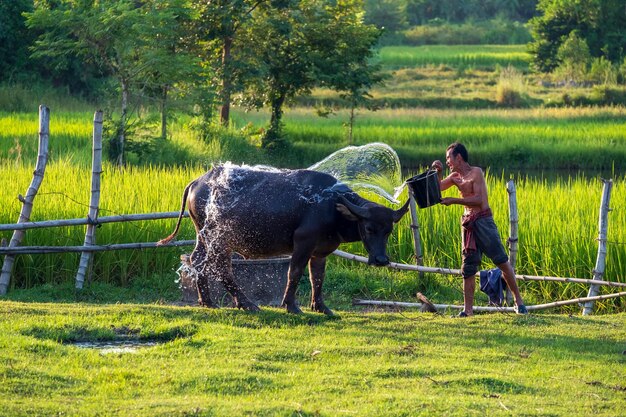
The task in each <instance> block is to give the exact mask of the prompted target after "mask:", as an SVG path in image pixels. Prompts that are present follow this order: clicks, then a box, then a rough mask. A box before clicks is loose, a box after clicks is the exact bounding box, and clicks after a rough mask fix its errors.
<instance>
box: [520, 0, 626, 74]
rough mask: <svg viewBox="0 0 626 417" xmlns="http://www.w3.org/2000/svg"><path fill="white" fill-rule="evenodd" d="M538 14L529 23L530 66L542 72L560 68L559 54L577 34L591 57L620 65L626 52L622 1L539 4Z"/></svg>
mask: <svg viewBox="0 0 626 417" xmlns="http://www.w3.org/2000/svg"><path fill="white" fill-rule="evenodd" d="M537 9H538V10H539V12H540V13H541V14H540V15H539V16H537V17H535V18H533V19H531V20H530V22H529V24H530V28H531V33H532V35H533V37H534V39H535V40H534V42H533V43H531V44H530V45H529V50H530V52H531V54H532V55H533V64H534V66H535V68H536V69H538V70H539V71H542V72H550V71H552V70H554V69H555V68H556V67H558V66H559V64H560V62H559V58H558V56H557V54H558V50H559V48H560V46H561V45H562V44H563V42H565V41H566V39H568V37H569V35H570V33H572V32H574V31H575V32H576V33H577V36H579V37H580V38H581V39H583V40H584V41H585V42H586V44H587V45H588V47H589V51H590V53H591V55H592V57H600V56H604V57H605V58H607V59H608V60H609V61H611V62H613V63H618V62H620V61H621V60H622V59H623V57H624V52H625V49H626V7H625V6H624V2H623V0H540V1H539V4H538V5H537Z"/></svg>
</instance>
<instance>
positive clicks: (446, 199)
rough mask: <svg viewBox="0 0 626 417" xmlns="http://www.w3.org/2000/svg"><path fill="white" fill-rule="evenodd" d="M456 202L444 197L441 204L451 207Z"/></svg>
mask: <svg viewBox="0 0 626 417" xmlns="http://www.w3.org/2000/svg"><path fill="white" fill-rule="evenodd" d="M454 200H455V199H454V198H453V197H444V198H442V199H441V204H443V205H444V206H449V205H450V204H454Z"/></svg>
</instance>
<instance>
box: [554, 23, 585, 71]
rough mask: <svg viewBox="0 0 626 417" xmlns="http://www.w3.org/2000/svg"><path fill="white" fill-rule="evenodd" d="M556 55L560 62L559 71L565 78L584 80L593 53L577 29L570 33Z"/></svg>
mask: <svg viewBox="0 0 626 417" xmlns="http://www.w3.org/2000/svg"><path fill="white" fill-rule="evenodd" d="M556 56H557V58H558V60H559V62H560V65H559V66H558V68H557V71H558V72H559V73H560V74H561V75H562V76H563V77H564V78H565V80H567V81H575V82H581V81H583V80H584V78H585V74H586V73H587V66H588V65H589V62H590V61H591V54H590V53H589V46H587V42H585V40H584V39H581V38H580V37H579V36H578V35H577V33H576V31H573V32H571V33H570V34H569V36H568V37H567V39H566V40H565V41H564V42H563V43H562V44H561V46H560V47H559V49H558V51H557V54H556Z"/></svg>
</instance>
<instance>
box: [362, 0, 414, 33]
mask: <svg viewBox="0 0 626 417" xmlns="http://www.w3.org/2000/svg"><path fill="white" fill-rule="evenodd" d="M365 10H366V13H365V23H367V24H370V25H374V26H376V27H377V28H379V29H384V30H385V31H386V32H387V33H397V32H399V31H401V30H403V29H406V28H407V26H408V22H407V16H406V1H404V0H365Z"/></svg>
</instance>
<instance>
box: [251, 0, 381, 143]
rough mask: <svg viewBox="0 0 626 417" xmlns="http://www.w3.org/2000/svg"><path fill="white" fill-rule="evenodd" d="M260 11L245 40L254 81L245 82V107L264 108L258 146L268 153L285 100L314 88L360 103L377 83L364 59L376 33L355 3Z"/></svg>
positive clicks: (312, 1) (312, 2)
mask: <svg viewBox="0 0 626 417" xmlns="http://www.w3.org/2000/svg"><path fill="white" fill-rule="evenodd" d="M262 11H263V13H259V14H258V15H257V16H256V18H257V19H258V20H257V21H256V24H255V25H254V26H252V30H251V31H250V33H249V34H248V36H249V38H248V40H247V44H248V45H251V47H253V48H254V49H255V51H257V54H256V59H257V60H258V64H257V65H256V66H257V68H258V75H257V77H256V78H254V79H250V80H249V81H248V84H247V87H248V88H247V92H248V96H247V98H246V99H247V100H246V102H247V104H248V105H249V106H253V107H260V106H261V105H268V106H269V107H270V109H271V117H270V125H269V128H268V129H267V131H266V132H265V134H264V137H263V138H262V146H263V147H273V146H275V145H276V144H277V143H279V142H280V141H281V134H282V133H281V123H282V115H283V106H284V104H285V103H286V101H287V100H289V99H291V98H293V97H295V96H296V95H297V94H301V93H307V92H309V91H310V90H311V88H313V87H315V86H322V87H329V88H333V89H335V90H340V91H347V92H349V93H351V94H354V95H355V97H357V96H358V97H362V96H363V95H364V93H365V90H366V89H367V88H368V87H369V86H370V85H371V84H373V83H374V82H377V81H378V78H377V77H376V76H374V72H375V71H374V69H373V68H374V67H372V66H371V64H370V61H369V58H370V57H371V55H372V48H373V47H374V45H375V44H376V41H377V39H378V36H379V34H380V33H379V31H378V30H377V29H376V28H375V27H373V26H371V25H366V24H364V23H363V4H362V2H361V1H358V0H338V1H336V2H333V3H330V4H329V2H327V1H321V0H307V1H304V0H303V1H300V2H299V4H298V5H297V7H290V8H283V9H269V8H264V9H263V10H262Z"/></svg>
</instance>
